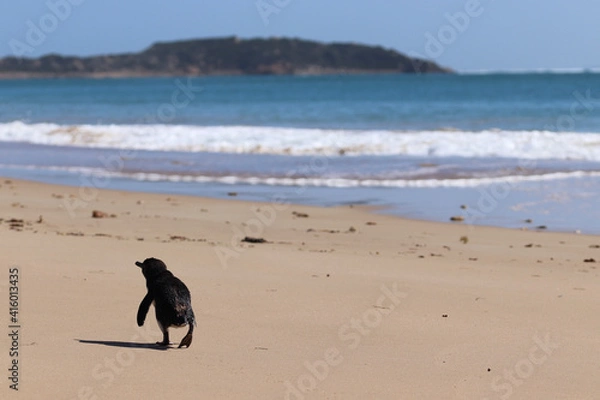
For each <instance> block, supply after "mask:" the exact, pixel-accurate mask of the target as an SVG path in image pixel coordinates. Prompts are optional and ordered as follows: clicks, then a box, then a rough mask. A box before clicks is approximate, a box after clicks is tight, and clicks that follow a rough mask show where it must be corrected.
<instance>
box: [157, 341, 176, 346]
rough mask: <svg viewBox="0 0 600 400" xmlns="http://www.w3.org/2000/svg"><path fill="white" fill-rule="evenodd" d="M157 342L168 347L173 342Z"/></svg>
mask: <svg viewBox="0 0 600 400" xmlns="http://www.w3.org/2000/svg"><path fill="white" fill-rule="evenodd" d="M156 344H157V345H159V346H164V347H168V346H169V345H171V344H173V343H171V342H165V341H162V342H156Z"/></svg>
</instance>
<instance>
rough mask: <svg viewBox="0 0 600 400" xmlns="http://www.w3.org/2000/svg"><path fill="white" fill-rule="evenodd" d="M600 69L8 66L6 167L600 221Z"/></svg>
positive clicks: (438, 211) (489, 215) (403, 209)
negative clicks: (310, 71) (37, 69)
mask: <svg viewBox="0 0 600 400" xmlns="http://www.w3.org/2000/svg"><path fill="white" fill-rule="evenodd" d="M599 111H600V74H599V73H592V72H588V73H585V72H579V73H552V72H538V73H519V74H510V73H480V74H455V75H392V74H390V75H339V76H338V75H331V76H236V77H226V76H220V77H194V78H187V77H181V78H135V79H31V80H5V81H0V175H1V176H4V177H8V178H20V179H29V180H36V181H42V182H50V183H61V184H68V185H74V186H80V187H82V188H84V187H96V188H112V189H124V190H134V191H142V192H159V193H171V194H186V195H194V196H209V197H222V198H226V197H228V195H231V193H232V192H235V194H236V195H237V198H240V199H245V200H250V201H267V202H268V201H281V199H284V200H285V201H288V202H291V203H300V204H310V205H321V206H335V205H347V204H360V205H370V206H376V207H377V210H378V211H377V212H383V213H391V214H396V215H400V216H403V217H407V218H415V219H426V220H433V221H449V219H450V217H453V216H461V217H462V218H463V219H464V221H463V222H462V223H464V224H471V225H492V226H502V227H509V228H528V229H548V230H554V231H580V232H583V233H594V234H597V233H600V223H598V222H596V221H598V220H599V219H600V211H598V207H596V204H599V203H600V202H599V200H600V199H599V196H600V112H599Z"/></svg>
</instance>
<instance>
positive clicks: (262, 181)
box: [0, 164, 600, 188]
mask: <svg viewBox="0 0 600 400" xmlns="http://www.w3.org/2000/svg"><path fill="white" fill-rule="evenodd" d="M2 169H21V170H46V171H52V172H63V173H68V174H72V175H77V176H80V177H86V178H89V177H94V176H95V177H101V178H103V179H113V178H115V179H132V180H136V181H142V182H143V181H145V182H175V183H179V182H184V183H218V184H228V185H266V186H302V187H329V188H359V187H363V188H472V187H479V186H490V185H499V184H501V185H509V186H510V185H518V184H521V183H527V182H542V181H558V180H567V179H581V178H598V177H600V171H570V172H553V173H547V174H535V175H509V176H498V177H483V178H479V177H474V178H461V179H443V178H440V179H436V178H431V179H346V178H329V177H299V178H292V177H274V176H238V175H227V176H212V175H186V174H163V173H154V172H121V171H109V170H106V169H104V168H92V167H58V166H47V167H40V166H36V165H9V164H0V170H2ZM84 181H86V182H89V179H84Z"/></svg>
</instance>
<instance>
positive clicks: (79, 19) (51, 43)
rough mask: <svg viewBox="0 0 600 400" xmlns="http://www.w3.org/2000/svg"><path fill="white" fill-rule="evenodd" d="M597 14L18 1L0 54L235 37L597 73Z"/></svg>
mask: <svg viewBox="0 0 600 400" xmlns="http://www.w3.org/2000/svg"><path fill="white" fill-rule="evenodd" d="M257 4H261V9H262V14H261V12H259V10H258V7H257ZM599 15H600V1H598V0H572V1H566V0H520V1H519V0H417V1H403V0H396V1H394V0H370V1H365V0H327V1H324V0H259V1H257V0H174V1H167V0H162V1H160V0H144V1H140V0H126V1H122V0H120V1H117V0H102V1H101V0H19V1H10V2H8V1H6V2H5V3H4V5H3V10H2V12H1V13H0V44H1V45H0V56H7V55H12V54H17V55H25V56H30V57H37V56H40V55H43V54H47V53H60V54H68V55H92V54H103V53H118V52H127V51H139V50H142V49H144V48H146V47H148V46H149V45H150V44H151V43H153V42H155V41H169V40H177V39H187V38H202V37H214V36H231V35H238V36H240V37H268V36H286V37H300V38H306V39H315V40H320V41H326V42H330V41H347V42H360V43H366V44H376V45H382V46H384V47H387V48H393V49H396V50H399V51H401V52H403V53H406V54H408V55H413V56H421V57H425V58H429V59H433V60H434V61H436V62H438V63H440V64H442V65H445V66H449V67H452V68H455V69H457V70H462V71H465V70H520V69H539V68H598V67H600V51H598V47H599V46H598V40H599V39H600V23H598V16H599Z"/></svg>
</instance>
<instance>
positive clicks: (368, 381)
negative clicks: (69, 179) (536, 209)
mask: <svg viewBox="0 0 600 400" xmlns="http://www.w3.org/2000/svg"><path fill="white" fill-rule="evenodd" d="M0 199H1V201H0V219H1V222H0V238H1V241H0V251H1V252H2V254H3V257H2V258H3V270H2V272H1V275H0V277H1V278H0V283H1V284H0V290H1V291H2V293H3V297H4V300H3V304H4V307H5V309H4V310H2V313H1V315H3V317H2V319H1V321H2V323H3V325H4V328H5V332H6V333H5V334H4V335H3V339H2V341H0V344H1V346H2V351H1V354H2V357H1V358H0V360H1V362H2V365H3V371H4V375H5V377H4V379H3V382H4V384H3V385H2V388H1V389H0V393H2V395H1V397H2V398H22V399H34V398H47V399H50V398H55V399H131V398H145V399H164V398H177V399H294V400H299V399H509V398H510V399H594V398H598V396H599V395H598V387H599V384H598V379H597V377H598V373H599V372H600V371H599V366H598V365H599V364H598V360H599V359H600V340H599V338H598V332H600V317H599V315H600V313H599V311H600V279H599V274H598V269H597V265H598V264H597V263H596V262H600V238H599V237H594V236H583V235H576V234H562V233H561V234H559V233H550V232H532V231H520V230H507V229H499V228H486V227H472V226H467V225H465V224H461V223H455V224H451V223H448V224H439V223H429V222H420V221H411V220H404V219H400V218H395V217H390V216H383V215H379V214H376V213H374V212H373V211H372V210H365V209H359V208H356V207H349V206H347V207H339V208H313V207H304V206H295V205H291V204H287V203H286V202H285V199H279V201H276V202H272V203H264V204H254V203H246V202H241V201H237V200H236V199H235V198H233V197H232V198H231V200H213V199H205V198H197V197H183V196H169V195H158V194H146V193H133V192H127V193H126V192H115V191H102V190H96V189H90V188H87V189H86V188H77V187H66V186H52V185H46V184H40V183H32V182H25V181H15V180H6V179H0ZM457 207H458V206H457ZM94 210H98V211H101V212H102V213H104V214H102V216H103V218H93V217H92V213H93V211H94ZM246 236H248V237H253V238H262V239H264V240H265V241H266V242H265V243H246V242H242V240H243V239H244V238H245V237H246ZM146 257H157V258H160V259H162V260H164V261H165V262H166V264H167V265H168V267H169V269H170V270H171V271H172V272H173V273H174V274H175V275H176V276H178V277H179V278H181V279H182V280H183V281H184V282H185V283H186V284H187V286H188V287H189V288H190V291H191V293H192V302H193V306H194V310H195V313H196V319H197V321H198V327H197V329H196V331H195V332H194V342H193V344H192V346H191V347H190V348H189V349H177V348H176V346H175V347H172V348H169V349H167V350H161V349H160V348H158V347H156V346H154V345H152V344H151V343H154V342H155V341H157V340H160V339H161V334H160V331H159V329H158V327H157V325H156V320H155V318H154V310H153V308H151V310H150V313H149V315H148V318H147V320H146V325H145V326H144V327H142V328H138V327H137V325H136V321H135V315H136V312H137V307H138V305H139V303H140V301H141V300H142V298H143V296H144V294H145V281H144V278H143V276H142V274H141V272H140V270H139V268H137V267H136V266H135V265H134V262H135V261H142V260H143V259H144V258H146ZM11 271H12V272H11ZM10 275H16V276H17V279H12V278H10ZM13 278H14V277H13ZM11 281H13V282H12V283H11ZM15 281H16V282H15ZM13 286H17V287H18V307H17V313H13V316H16V318H17V321H16V324H15V323H14V322H15V321H12V322H11V320H10V318H12V317H11V315H10V310H9V308H10V304H9V288H10V287H13ZM12 325H17V326H18V328H10V327H9V326H12ZM185 332H186V330H185V329H171V340H172V341H174V342H175V343H178V342H179V340H181V338H182V337H183V336H184V334H185ZM11 334H12V335H13V336H14V337H11ZM15 344H16V347H17V350H16V351H17V353H18V354H14V351H15V350H12V351H11V349H13V348H14V346H15ZM11 354H13V356H11ZM15 360H16V365H17V366H18V372H17V373H16V374H13V372H11V371H9V369H10V368H12V365H14V364H15ZM11 375H13V376H15V377H16V378H17V387H18V393H16V392H15V391H14V390H13V389H11V388H10V385H14V384H15V383H12V382H11V380H10V377H11ZM7 378H9V379H7Z"/></svg>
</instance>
